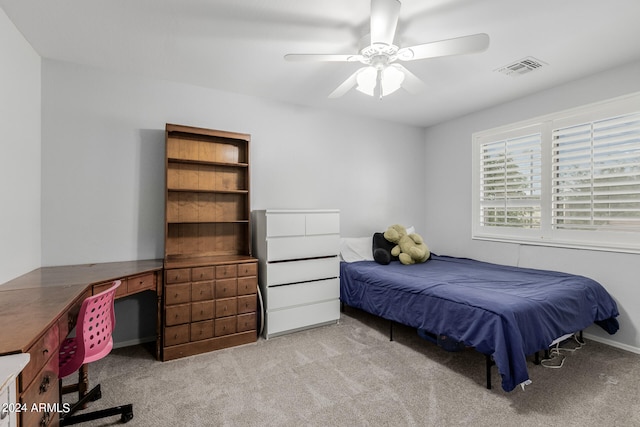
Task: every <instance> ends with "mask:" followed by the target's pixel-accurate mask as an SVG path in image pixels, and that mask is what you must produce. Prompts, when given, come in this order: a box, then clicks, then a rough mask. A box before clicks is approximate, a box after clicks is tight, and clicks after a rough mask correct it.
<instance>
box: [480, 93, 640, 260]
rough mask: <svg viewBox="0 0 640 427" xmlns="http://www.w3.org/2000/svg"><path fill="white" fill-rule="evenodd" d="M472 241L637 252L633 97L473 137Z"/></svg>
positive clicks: (638, 118) (637, 107)
mask: <svg viewBox="0 0 640 427" xmlns="http://www.w3.org/2000/svg"><path fill="white" fill-rule="evenodd" d="M473 189H474V190H473V205H472V206H473V215H472V217H473V227H472V230H473V238H476V239H490V240H505V241H514V242H526V243H536V244H545V245H554V246H569V247H589V248H594V249H604V250H619V251H629V252H640V94H635V95H631V96H627V97H623V98H618V99H615V100H612V101H607V102H602V103H598V104H593V105H589V106H586V107H582V108H578V109H573V110H570V111H565V112H562V113H557V114H552V115H549V116H545V117H543V118H538V119H534V120H530V121H527V122H523V123H518V124H514V125H511V126H505V127H502V128H499V129H492V130H488V131H484V132H479V133H476V134H474V135H473Z"/></svg>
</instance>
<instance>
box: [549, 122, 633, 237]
mask: <svg viewBox="0 0 640 427" xmlns="http://www.w3.org/2000/svg"><path fill="white" fill-rule="evenodd" d="M552 135H553V155H552V164H553V183H552V185H553V187H552V193H553V201H552V225H553V227H554V228H556V229H570V230H612V231H615V230H618V231H636V232H637V231H640V113H635V114H627V115H623V116H616V117H611V118H607V119H603V120H597V121H593V122H590V123H583V124H579V125H574V126H570V127H564V128H560V129H554V130H553V132H552ZM639 238H640V236H639Z"/></svg>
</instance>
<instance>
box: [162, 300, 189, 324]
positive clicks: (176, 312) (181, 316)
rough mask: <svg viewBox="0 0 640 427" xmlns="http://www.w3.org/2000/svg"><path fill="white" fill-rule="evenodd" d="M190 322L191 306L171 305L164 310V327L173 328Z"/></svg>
mask: <svg viewBox="0 0 640 427" xmlns="http://www.w3.org/2000/svg"><path fill="white" fill-rule="evenodd" d="M190 320H191V304H178V305H172V306H169V307H167V308H166V309H165V325H167V326H173V325H179V324H181V323H189V321H190Z"/></svg>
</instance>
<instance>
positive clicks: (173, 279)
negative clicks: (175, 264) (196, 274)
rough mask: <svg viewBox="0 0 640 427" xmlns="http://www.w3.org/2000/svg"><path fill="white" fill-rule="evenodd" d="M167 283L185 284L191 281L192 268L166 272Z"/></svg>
mask: <svg viewBox="0 0 640 427" xmlns="http://www.w3.org/2000/svg"><path fill="white" fill-rule="evenodd" d="M165 274H166V282H167V283H183V282H189V281H190V280H191V269H190V268H175V269H173V270H165Z"/></svg>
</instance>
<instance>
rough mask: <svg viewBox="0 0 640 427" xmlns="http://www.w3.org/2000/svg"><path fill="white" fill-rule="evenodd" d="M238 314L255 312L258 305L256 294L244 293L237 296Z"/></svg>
mask: <svg viewBox="0 0 640 427" xmlns="http://www.w3.org/2000/svg"><path fill="white" fill-rule="evenodd" d="M237 304H238V314H242V313H255V312H256V307H257V306H258V298H257V297H256V295H255V294H254V295H245V296H241V297H238V298H237Z"/></svg>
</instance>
